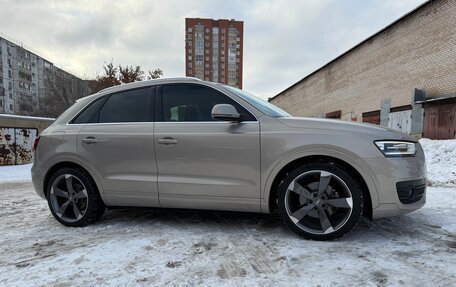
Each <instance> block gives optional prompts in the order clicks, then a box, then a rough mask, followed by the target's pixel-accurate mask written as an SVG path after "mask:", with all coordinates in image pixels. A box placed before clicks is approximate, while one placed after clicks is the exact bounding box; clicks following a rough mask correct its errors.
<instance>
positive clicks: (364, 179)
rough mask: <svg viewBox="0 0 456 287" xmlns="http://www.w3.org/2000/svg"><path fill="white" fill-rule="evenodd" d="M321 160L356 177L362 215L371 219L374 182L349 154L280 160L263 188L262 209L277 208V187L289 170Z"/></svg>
mask: <svg viewBox="0 0 456 287" xmlns="http://www.w3.org/2000/svg"><path fill="white" fill-rule="evenodd" d="M321 161H324V162H331V163H334V164H336V165H338V166H342V167H343V168H345V169H346V170H347V171H348V172H349V173H350V174H352V175H353V177H354V178H355V179H357V181H358V182H359V184H360V185H361V188H362V192H363V197H364V206H365V208H364V212H363V215H364V216H366V217H367V218H370V219H371V218H372V211H373V208H375V207H376V206H377V205H378V195H377V191H376V187H375V183H374V181H373V179H372V178H371V176H370V174H369V172H368V171H367V170H366V169H365V168H364V167H363V166H362V165H361V164H358V163H357V161H356V160H354V159H353V158H351V157H349V156H345V155H343V156H341V155H340V154H338V155H336V154H328V153H319V154H307V155H301V156H294V157H293V158H291V159H289V160H287V161H281V163H279V164H277V166H276V168H274V169H273V171H272V172H271V173H270V175H269V177H268V180H267V181H266V188H265V190H264V195H263V201H262V210H265V211H266V210H268V211H269V212H273V211H274V210H276V209H277V196H278V194H277V192H278V187H279V185H280V183H281V181H282V180H283V178H284V177H285V175H286V174H287V173H288V172H289V171H291V170H293V169H294V168H296V167H297V166H299V165H303V164H306V163H313V162H321Z"/></svg>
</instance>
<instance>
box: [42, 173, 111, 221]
mask: <svg viewBox="0 0 456 287" xmlns="http://www.w3.org/2000/svg"><path fill="white" fill-rule="evenodd" d="M47 189H48V190H47V199H48V204H49V208H50V210H51V213H52V215H53V216H54V217H55V219H57V220H58V221H59V222H60V223H62V224H63V225H66V226H71V227H79V226H86V225H88V224H91V223H93V222H95V221H96V220H98V219H99V218H100V217H101V216H102V215H103V213H104V211H105V210H106V206H105V205H104V203H103V201H102V199H101V197H100V194H99V193H98V189H97V188H96V186H95V184H94V183H93V181H92V179H91V178H90V176H89V175H88V174H87V173H86V172H85V171H83V170H80V169H75V168H64V169H60V170H58V171H57V172H56V173H55V174H54V175H52V177H51V178H50V179H49V182H48V185H47Z"/></svg>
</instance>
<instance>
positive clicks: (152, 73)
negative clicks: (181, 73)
mask: <svg viewBox="0 0 456 287" xmlns="http://www.w3.org/2000/svg"><path fill="white" fill-rule="evenodd" d="M161 76H163V71H162V70H161V69H160V68H157V69H155V70H152V71H149V75H148V76H147V79H148V80H153V79H158V78H160V77H161Z"/></svg>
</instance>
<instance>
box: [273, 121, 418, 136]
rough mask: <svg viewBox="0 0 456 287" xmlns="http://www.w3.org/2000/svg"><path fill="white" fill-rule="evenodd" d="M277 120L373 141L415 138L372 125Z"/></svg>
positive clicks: (297, 126) (288, 124) (293, 126)
mask: <svg viewBox="0 0 456 287" xmlns="http://www.w3.org/2000/svg"><path fill="white" fill-rule="evenodd" d="M277 120H278V121H279V122H280V123H282V124H284V125H287V126H289V127H292V128H302V129H317V130H334V131H335V132H336V131H337V132H348V133H356V134H363V135H368V136H372V137H373V138H375V139H401V140H407V141H416V139H415V138H413V137H411V136H408V135H406V134H404V133H401V132H398V131H395V130H392V129H388V128H384V127H381V126H377V125H373V124H366V123H358V122H349V121H343V120H332V119H319V118H301V117H283V118H277Z"/></svg>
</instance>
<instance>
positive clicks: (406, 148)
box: [374, 141, 416, 157]
mask: <svg viewBox="0 0 456 287" xmlns="http://www.w3.org/2000/svg"><path fill="white" fill-rule="evenodd" d="M374 143H375V145H376V146H377V147H378V149H379V150H380V151H381V152H382V153H383V154H384V155H385V156H386V157H401V156H414V155H415V154H416V147H415V143H412V142H403V141H376V142H374Z"/></svg>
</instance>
